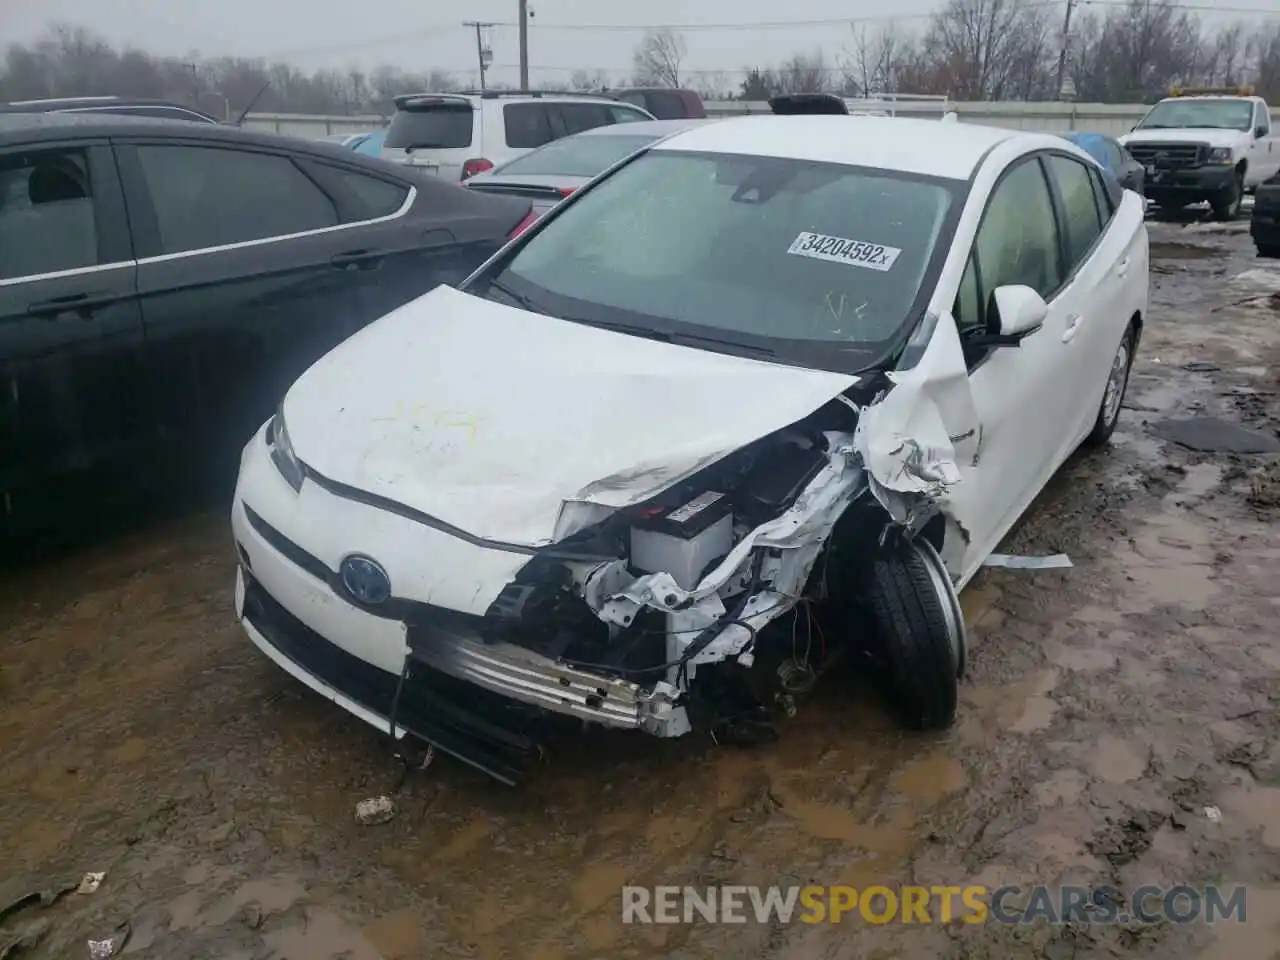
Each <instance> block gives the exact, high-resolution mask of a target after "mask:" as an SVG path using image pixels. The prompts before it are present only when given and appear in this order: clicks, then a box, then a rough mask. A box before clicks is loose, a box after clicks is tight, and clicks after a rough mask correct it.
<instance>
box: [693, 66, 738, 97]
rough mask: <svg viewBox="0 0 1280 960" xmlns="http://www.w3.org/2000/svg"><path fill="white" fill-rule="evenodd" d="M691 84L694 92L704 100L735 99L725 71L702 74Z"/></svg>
mask: <svg viewBox="0 0 1280 960" xmlns="http://www.w3.org/2000/svg"><path fill="white" fill-rule="evenodd" d="M691 84H692V88H693V91H694V92H695V93H697V95H698V96H700V97H701V98H702V99H703V100H730V99H732V97H733V94H732V93H731V92H730V89H729V81H728V79H727V78H726V77H725V75H724V71H723V70H712V71H709V72H707V73H700V74H698V75H697V77H695V78H694V79H693V80H692V81H691Z"/></svg>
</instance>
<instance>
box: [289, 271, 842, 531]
mask: <svg viewBox="0 0 1280 960" xmlns="http://www.w3.org/2000/svg"><path fill="white" fill-rule="evenodd" d="M856 381H857V378H856V377H852V376H846V375H842V374H835V373H825V372H821V371H815V370H804V369H800V368H797V367H789V366H784V365H781V364H774V363H767V362H763V361H759V360H753V359H747V358H741V357H734V356H727V355H724V354H718V353H711V352H708V351H704V350H698V349H693V348H689V347H683V346H675V345H672V344H665V343H658V342H655V341H651V340H644V339H641V338H638V337H631V336H627V335H625V334H619V333H613V332H610V331H605V330H599V329H594V328H591V327H586V326H583V325H581V324H576V323H570V322H567V321H563V320H556V319H554V318H551V317H545V316H541V315H539V314H535V313H530V312H527V311H524V310H519V309H516V308H514V307H508V306H504V305H502V304H499V303H494V302H492V301H489V300H484V299H481V298H478V297H473V296H470V295H468V294H464V293H460V292H458V291H457V290H454V289H452V288H449V287H438V288H436V289H435V290H433V291H432V292H431V293H429V294H427V295H425V296H423V297H420V298H418V299H417V300H415V301H413V302H411V303H408V304H406V305H405V306H403V307H400V308H399V309H398V310H396V311H394V312H392V313H390V314H388V315H387V316H385V317H383V318H382V319H381V320H378V321H377V322H376V323H374V324H372V325H370V326H369V327H366V328H365V329H363V330H361V331H360V332H359V333H357V334H356V335H355V336H353V337H352V338H351V339H349V340H347V341H346V342H345V343H343V344H341V345H340V346H338V347H337V348H336V349H334V350H333V351H332V352H330V353H329V354H328V355H327V356H325V357H324V358H322V359H321V360H320V361H319V362H317V363H316V364H315V365H314V366H313V367H311V369H310V370H308V371H307V372H306V373H304V374H303V375H302V377H301V378H300V379H299V380H298V381H297V382H296V383H295V384H294V385H293V387H292V388H291V389H290V391H289V393H288V396H287V397H286V398H285V402H284V415H285V422H286V423H287V424H288V429H289V435H290V438H291V440H292V443H293V447H294V451H295V452H296V454H297V456H298V458H299V459H300V460H302V462H303V463H305V464H307V466H308V467H310V468H312V469H313V470H315V471H316V472H318V473H320V474H321V475H323V476H324V477H327V478H329V479H330V480H335V481H338V482H340V483H344V484H347V485H349V486H352V487H356V488H358V489H360V490H364V491H366V492H369V493H373V494H377V495H380V496H383V497H386V498H388V499H390V500H394V501H396V502H398V503H401V504H403V505H405V506H408V507H411V508H413V509H416V510H419V511H421V512H423V513H426V514H428V515H430V516H431V517H434V518H436V519H438V520H442V521H444V522H446V523H449V524H452V525H453V526H455V527H457V528H459V529H461V530H464V531H466V532H468V533H470V534H472V535H474V536H478V537H483V538H486V539H491V540H496V541H502V542H506V543H512V544H521V545H528V546H539V545H543V544H546V543H550V542H552V541H553V540H554V539H555V538H556V531H557V521H558V518H559V515H560V511H561V507H562V505H563V504H564V503H566V502H572V501H582V502H586V503H590V504H595V505H598V506H599V507H602V508H608V509H616V508H618V507H622V506H626V505H628V504H633V503H638V502H642V501H644V500H646V499H648V498H649V497H652V496H654V495H655V494H657V493H659V492H661V491H662V490H664V489H666V488H667V487H669V486H671V485H672V484H674V483H676V482H677V481H679V480H681V479H683V478H684V477H687V476H689V475H690V474H692V473H694V472H696V471H697V470H699V469H701V468H702V467H705V466H707V465H708V464H711V463H713V462H715V461H716V460H719V459H721V458H722V457H724V456H726V455H727V454H729V453H732V452H733V451H734V450H737V449H739V448H740V447H743V446H745V445H746V444H748V443H750V442H751V441H752V440H756V439H758V438H759V437H762V436H765V435H766V434H769V433H772V432H773V431H775V430H779V429H781V428H783V427H785V426H788V425H790V424H792V423H795V422H796V421H798V420H800V419H802V418H804V417H805V416H807V415H808V414H810V413H812V412H813V411H814V410H816V409H818V408H819V407H821V406H822V405H823V404H824V403H826V402H828V401H829V400H831V399H832V398H833V397H835V396H836V395H837V394H839V393H841V392H842V391H844V390H845V389H847V388H848V387H849V386H851V385H852V384H853V383H855V382H856ZM562 535H563V534H562Z"/></svg>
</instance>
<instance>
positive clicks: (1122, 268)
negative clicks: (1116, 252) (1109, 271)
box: [1116, 257, 1129, 277]
mask: <svg viewBox="0 0 1280 960" xmlns="http://www.w3.org/2000/svg"><path fill="white" fill-rule="evenodd" d="M1128 272H1129V258H1128V257H1125V258H1124V259H1123V260H1121V261H1120V262H1119V263H1118V264H1117V265H1116V275H1117V276H1121V277H1123V276H1125V275H1126V274H1127V273H1128Z"/></svg>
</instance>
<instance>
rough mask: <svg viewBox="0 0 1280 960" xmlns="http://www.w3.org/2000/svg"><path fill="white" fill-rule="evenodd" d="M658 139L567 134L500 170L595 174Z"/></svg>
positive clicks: (654, 137)
mask: <svg viewBox="0 0 1280 960" xmlns="http://www.w3.org/2000/svg"><path fill="white" fill-rule="evenodd" d="M656 139H658V138H657V137H656V136H654V135H652V134H639V135H635V134H628V135H625V136H624V135H622V134H619V135H617V136H613V135H611V134H596V135H594V136H578V137H566V138H565V139H563V140H555V141H553V142H551V143H549V144H547V145H546V146H545V147H543V148H541V149H540V150H535V151H533V153H526V154H525V155H524V156H522V157H517V158H516V159H515V160H512V161H511V162H510V163H507V164H504V165H503V166H502V168H501V169H500V170H497V171H495V172H496V173H502V174H508V173H514V174H524V175H525V176H565V177H594V176H595V175H596V174H597V173H600V172H601V171H602V170H607V169H608V168H609V167H611V166H613V165H614V164H615V163H617V162H618V161H619V160H621V159H622V158H623V157H625V156H628V155H629V154H632V153H635V152H636V151H637V150H639V149H640V148H641V147H643V146H646V145H648V144H650V143H653V141H654V140H656Z"/></svg>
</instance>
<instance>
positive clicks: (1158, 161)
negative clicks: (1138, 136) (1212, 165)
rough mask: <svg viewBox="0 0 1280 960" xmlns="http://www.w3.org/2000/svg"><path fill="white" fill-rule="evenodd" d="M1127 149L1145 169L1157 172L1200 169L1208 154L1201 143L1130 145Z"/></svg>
mask: <svg viewBox="0 0 1280 960" xmlns="http://www.w3.org/2000/svg"><path fill="white" fill-rule="evenodd" d="M1125 149H1127V150H1128V151H1129V153H1130V154H1132V156H1133V159H1135V160H1137V161H1138V162H1139V163H1140V164H1142V165H1143V166H1144V167H1155V168H1156V169H1157V170H1180V169H1182V168H1184V167H1198V166H1200V165H1202V164H1203V163H1204V162H1205V160H1206V156H1205V154H1206V153H1207V152H1208V150H1207V148H1206V147H1205V146H1204V144H1201V143H1128V144H1125Z"/></svg>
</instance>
